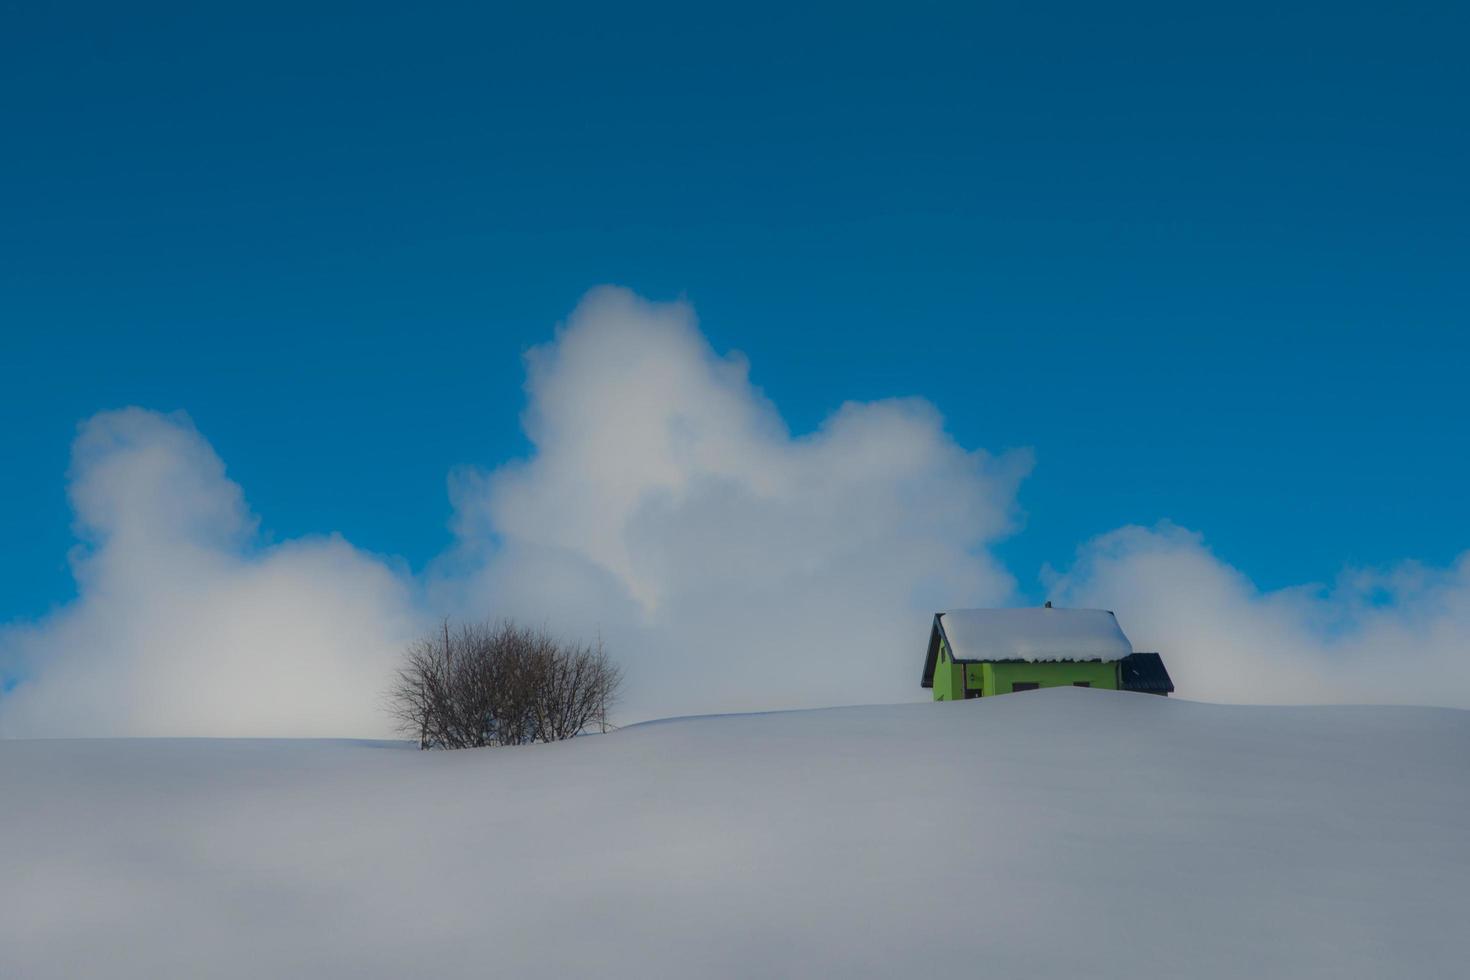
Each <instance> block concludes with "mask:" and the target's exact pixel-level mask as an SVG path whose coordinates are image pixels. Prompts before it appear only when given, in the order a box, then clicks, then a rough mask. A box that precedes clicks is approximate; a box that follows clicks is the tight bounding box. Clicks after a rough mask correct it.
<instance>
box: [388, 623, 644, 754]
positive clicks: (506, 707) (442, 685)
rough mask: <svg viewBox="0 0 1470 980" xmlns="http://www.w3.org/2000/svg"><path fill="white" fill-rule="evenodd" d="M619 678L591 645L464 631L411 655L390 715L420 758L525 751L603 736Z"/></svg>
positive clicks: (415, 648)
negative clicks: (425, 753)
mask: <svg viewBox="0 0 1470 980" xmlns="http://www.w3.org/2000/svg"><path fill="white" fill-rule="evenodd" d="M621 683H622V670H621V669H620V668H619V667H618V666H617V665H616V664H614V663H613V662H612V661H611V660H609V659H608V657H607V654H606V652H605V651H604V650H603V648H602V644H601V642H599V643H598V644H597V645H596V646H587V645H579V644H571V643H564V642H562V641H560V640H558V639H556V638H555V637H553V636H551V635H550V634H549V633H547V632H546V631H545V630H544V629H531V628H529V627H524V626H517V625H516V624H514V623H512V622H509V621H501V622H496V623H466V624H464V625H462V626H460V627H459V628H458V629H457V630H451V629H450V627H449V624H448V623H447V622H446V623H445V624H444V627H443V629H442V630H440V631H439V632H438V633H436V634H435V635H433V636H429V637H425V638H423V639H421V640H419V641H418V642H416V643H414V644H413V645H412V646H411V647H409V649H408V651H407V652H406V653H405V655H404V665H403V667H402V668H401V669H400V670H399V672H398V678H397V680H396V682H395V683H394V685H393V688H392V690H390V691H389V694H388V705H389V710H390V711H391V712H392V713H393V715H394V717H395V718H396V719H397V720H398V724H399V729H400V731H402V732H403V733H404V734H405V735H408V736H410V737H412V738H417V739H418V741H419V748H421V749H467V748H477V747H480V746H487V745H522V744H525V743H527V742H554V741H558V740H560V739H564V738H571V737H572V736H574V735H578V734H580V733H582V732H584V731H587V730H588V729H589V728H592V727H597V728H599V729H601V730H604V731H605V730H606V728H607V723H608V710H609V709H610V708H611V707H612V705H613V703H614V701H615V700H616V698H617V693H618V688H619V686H620V685H621Z"/></svg>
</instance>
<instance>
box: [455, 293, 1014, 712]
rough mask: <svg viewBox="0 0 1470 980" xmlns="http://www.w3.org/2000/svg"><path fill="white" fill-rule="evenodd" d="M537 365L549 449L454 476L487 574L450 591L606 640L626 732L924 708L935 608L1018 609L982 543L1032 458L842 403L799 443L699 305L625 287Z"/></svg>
mask: <svg viewBox="0 0 1470 980" xmlns="http://www.w3.org/2000/svg"><path fill="white" fill-rule="evenodd" d="M528 366H529V379H528V383H527V390H528V394H529V399H530V400H529V406H528V408H527V411H526V416H525V424H526V430H527V433H528V435H529V436H530V437H531V439H532V441H533V442H534V444H535V453H534V455H533V456H532V457H531V458H530V459H529V460H527V461H524V462H520V463H515V464H512V465H509V466H505V467H503V468H501V469H499V470H497V471H495V472H493V473H490V474H488V475H486V474H476V473H465V474H460V475H459V477H458V479H457V480H456V481H455V482H456V486H455V500H456V504H457V509H458V514H459V527H460V533H461V536H462V538H463V539H464V541H465V542H466V545H465V547H466V549H467V550H469V551H473V552H476V553H477V554H478V555H479V556H480V557H479V569H478V571H477V572H475V573H474V574H473V575H470V576H469V577H467V578H465V577H461V576H451V577H450V580H449V582H448V587H449V589H450V590H452V591H454V592H455V593H457V595H458V602H459V604H460V605H461V606H463V607H467V608H491V607H494V608H497V609H501V610H504V611H507V612H511V613H514V614H516V615H519V616H521V617H522V618H530V619H532V620H534V621H538V622H541V621H544V622H547V623H550V624H554V625H557V626H561V625H562V624H566V626H567V628H570V629H573V630H576V631H580V632H582V633H584V634H586V633H589V632H591V631H593V630H600V631H601V632H602V633H603V634H604V636H605V637H606V638H607V640H608V642H609V645H610V647H611V649H612V650H613V651H614V652H615V653H617V654H618V655H619V656H620V657H621V658H622V659H623V661H624V662H625V663H626V664H627V666H628V670H629V679H628V703H627V708H628V711H629V714H630V715H631V716H646V715H654V714H668V713H690V712H702V711H714V710H734V709H750V708H763V707H780V706H789V705H811V704H834V703H844V702H846V703H850V702H853V701H865V700H868V701H871V700H881V701H891V700H896V699H902V698H905V697H910V696H915V695H916V694H917V693H918V691H917V675H918V665H917V664H916V662H915V653H914V650H915V643H916V642H918V643H920V644H922V635H923V633H924V630H925V629H926V628H927V622H928V619H929V617H930V616H932V615H933V611H934V609H935V608H940V607H943V606H947V605H962V604H969V603H974V604H986V603H996V602H1004V601H1007V600H1008V599H1010V598H1011V597H1012V593H1013V588H1014V585H1013V582H1012V580H1011V578H1010V576H1009V575H1008V574H1007V573H1006V572H1005V570H1004V569H1002V568H1001V567H999V566H998V565H997V564H996V562H995V561H994V560H993V559H992V558H991V557H990V555H989V553H988V551H987V550H986V546H987V545H988V544H989V543H991V542H992V541H994V540H995V539H996V538H998V537H1000V536H1001V535H1003V534H1005V533H1006V532H1007V531H1008V530H1009V529H1010V527H1011V518H1012V511H1013V508H1014V499H1015V491H1016V487H1017V484H1018V483H1019V481H1020V479H1021V478H1022V477H1023V476H1024V475H1025V472H1026V471H1027V469H1028V468H1029V466H1030V457H1029V454H1027V453H1024V452H1017V453H1010V454H1006V455H1004V456H1001V457H998V458H997V457H992V456H990V455H988V454H986V453H983V452H967V451H965V450H964V449H962V448H961V447H960V446H958V445H957V444H956V443H955V442H954V441H953V439H951V438H950V437H949V436H948V435H947V434H946V433H945V432H944V429H943V424H942V420H941V419H940V417H939V414H938V412H937V411H936V410H935V409H934V407H933V406H932V405H930V404H929V403H928V402H925V401H921V400H917V399H905V400H892V401H881V402H872V403H862V404H858V403H848V404H846V405H843V406H842V407H841V408H840V409H839V410H838V411H837V412H835V413H834V414H833V415H832V416H831V417H830V418H828V419H827V420H826V422H824V423H823V425H822V426H821V427H820V428H819V429H818V431H816V432H814V433H811V434H809V435H805V436H800V437H793V436H792V435H791V433H790V432H788V431H787V428H786V426H785V424H784V422H783V421H782V419H781V416H780V414H779V413H778V412H777V411H776V408H775V407H774V406H773V405H772V404H771V403H770V402H769V401H768V400H767V399H766V398H765V397H764V396H763V395H762V394H761V392H760V391H759V390H758V389H756V388H754V387H753V386H752V385H751V383H750V381H749V379H748V377H747V374H748V366H747V364H746V363H745V361H744V360H743V359H742V358H740V357H739V356H735V355H732V356H729V357H720V356H719V355H717V354H716V353H715V352H714V351H713V350H712V349H711V348H710V347H709V344H708V342H707V341H706V340H705V338H704V337H703V335H702V334H701V333H700V332H699V330H698V328H697V326H696V323H695V319H694V314H693V311H692V310H691V309H690V308H689V306H688V305H687V304H684V303H670V304H653V303H648V302H645V301H643V300H640V299H638V298H637V297H636V296H634V295H632V294H631V293H629V292H627V291H626V290H621V289H599V290H594V291H593V292H592V293H590V294H588V296H587V297H586V298H585V299H584V300H583V302H582V304H581V305H580V306H579V307H578V308H577V310H576V311H575V312H574V313H573V315H572V316H571V318H570V319H569V320H568V321H567V323H566V324H565V325H564V326H563V327H562V329H561V330H560V331H558V334H557V337H556V339H555V341H554V342H553V343H551V344H548V345H547V346H545V347H542V348H538V349H537V350H534V351H532V352H531V353H530V355H529V356H528ZM487 537H489V538H493V540H494V542H495V546H494V547H493V548H488V549H487V547H486V545H485V541H486V540H487ZM459 559H460V560H459V561H457V562H456V563H455V565H456V567H457V568H461V569H462V568H463V567H464V566H465V564H466V562H465V559H464V555H463V554H461V555H460V556H459ZM469 563H470V564H472V565H473V564H474V561H471V562H469ZM442 585H443V583H441V586H442ZM916 636H919V637H921V639H920V640H918V641H916V640H915V637H916Z"/></svg>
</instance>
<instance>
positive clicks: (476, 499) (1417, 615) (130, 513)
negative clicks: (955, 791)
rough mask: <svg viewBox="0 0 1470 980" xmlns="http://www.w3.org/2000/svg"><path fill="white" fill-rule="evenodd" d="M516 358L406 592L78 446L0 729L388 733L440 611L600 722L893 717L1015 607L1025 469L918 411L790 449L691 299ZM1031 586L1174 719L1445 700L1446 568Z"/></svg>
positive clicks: (100, 438)
mask: <svg viewBox="0 0 1470 980" xmlns="http://www.w3.org/2000/svg"><path fill="white" fill-rule="evenodd" d="M526 364H527V383H526V390H527V407H526V410H525V416H524V426H525V430H526V433H527V435H528V437H529V438H530V441H531V443H532V445H533V450H532V452H531V453H530V454H529V456H528V457H527V458H525V459H523V460H518V461H514V462H511V463H508V464H506V465H504V466H501V467H499V468H497V469H493V470H490V471H488V472H484V471H478V470H463V471H459V472H456V473H454V474H452V475H451V478H450V493H451V496H452V500H453V503H454V513H455V523H454V531H455V539H456V540H455V545H454V546H453V548H451V549H450V550H449V551H448V552H447V553H446V554H445V555H443V556H441V557H440V558H439V559H438V560H437V561H436V562H434V563H433V564H432V565H431V567H430V569H429V570H428V571H427V572H426V573H425V574H424V575H422V576H419V577H415V576H412V575H410V574H409V573H408V572H407V571H406V570H404V569H403V567H402V566H401V565H399V564H396V563H394V562H392V561H389V560H385V559H383V558H381V557H379V556H375V555H371V554H367V553H364V552H362V551H360V550H358V549H356V548H354V547H353V546H352V545H351V544H349V543H348V542H346V541H344V540H342V539H341V538H340V537H337V536H323V537H313V538H307V539H301V540H295V541H287V542H285V543H282V544H277V545H271V546H267V545H264V544H262V542H261V538H260V535H259V534H258V530H257V523H258V522H257V519H256V518H255V517H254V516H253V515H252V513H251V512H250V509H249V507H248V505H247V503H246V499H245V495H244V493H243V491H242V490H241V488H240V487H239V486H237V485H236V484H235V483H233V482H232V481H231V480H230V479H229V478H228V477H227V475H226V473H225V467H224V464H223V463H222V462H221V460H220V459H219V458H218V456H216V455H215V453H214V451H213V450H212V449H211V447H210V446H209V444H208V443H207V441H206V440H205V438H204V437H203V436H202V435H201V434H200V433H199V432H197V431H196V430H195V428H194V426H193V425H192V424H191V423H190V421H189V420H188V418H187V417H185V416H182V415H161V414H158V413H155V412H149V411H144V410H142V409H136V408H133V409H126V410H122V411H116V412H106V413H103V414H100V415H98V416H96V417H94V418H92V419H90V420H88V421H87V422H85V423H84V424H83V425H82V427H81V429H80V431H79V434H78V437H77V440H76V443H75V446H74V452H73V465H72V470H71V474H70V479H69V492H70V497H71V502H72V505H73V508H74V511H75V514H76V524H77V532H78V537H79V544H78V546H77V550H76V552H75V554H74V555H73V567H74V571H75V575H76V580H77V584H78V595H77V598H76V599H75V600H74V601H72V602H71V603H69V604H67V605H66V606H63V607H62V608H60V609H59V610H58V611H57V612H55V613H54V614H53V615H51V616H49V617H47V618H45V619H43V620H41V621H38V622H35V623H28V624H19V625H15V626H12V627H9V628H8V629H5V630H3V631H0V674H4V675H6V676H9V677H11V678H19V680H20V683H19V684H18V685H16V686H15V687H14V689H13V690H11V691H9V692H8V693H5V694H0V734H6V735H119V734H122V735H281V736H299V735H322V736H340V735H383V734H387V733H388V732H389V721H388V718H387V717H386V715H385V714H384V713H383V712H382V710H381V704H382V693H383V691H384V689H385V688H386V686H387V685H388V683H389V681H390V679H391V676H392V671H393V669H394V666H395V663H396V659H397V656H398V654H399V652H400V651H401V649H402V647H403V645H404V644H405V643H406V642H407V641H408V640H409V639H410V638H411V637H413V636H415V635H417V634H419V633H421V632H422V631H424V630H425V629H427V628H429V627H430V626H431V625H432V624H433V623H435V622H437V621H438V619H439V617H441V616H446V615H448V616H453V617H481V616H487V617H488V616H510V617H514V618H518V619H520V620H522V621H529V622H531V623H533V624H536V625H542V624H544V625H546V626H548V627H549V628H551V629H552V630H554V631H556V632H559V633H561V634H563V635H566V636H568V637H569V638H576V639H592V638H594V637H598V636H600V637H601V638H602V639H603V640H604V642H605V643H606V645H607V647H608V649H609V652H610V653H611V654H612V655H613V656H614V657H615V658H616V659H617V660H618V661H619V662H620V663H621V664H622V665H623V666H624V668H625V670H626V673H627V684H626V700H625V703H624V706H623V711H622V719H623V720H625V721H630V720H637V719H641V718H648V717H655V716H660V715H671V714H690V713H701V712H710V711H731V710H752V709H757V710H758V709H770V708H782V707H798V706H816V705H826V704H841V703H855V702H871V701H896V700H903V699H906V698H917V697H920V696H921V692H920V691H919V689H918V686H917V680H918V678H917V674H918V668H919V662H918V657H919V653H920V652H921V649H922V643H923V637H924V635H925V633H926V630H927V628H928V621H929V617H930V616H931V615H932V613H933V611H934V610H936V609H943V608H950V607H959V606H968V605H977V606H978V605H1004V604H1011V603H1014V602H1015V601H1016V599H1017V597H1016V589H1015V583H1014V581H1013V580H1012V578H1011V576H1010V574H1009V573H1008V572H1007V571H1006V570H1005V569H1004V568H1003V567H1001V566H1000V565H999V564H998V563H997V562H996V560H995V559H994V558H993V557H992V555H991V552H990V546H991V545H992V544H993V543H994V542H995V541H996V540H997V539H999V538H1001V537H1002V536H1004V535H1006V534H1008V533H1010V532H1011V531H1012V530H1013V526H1014V514H1015V499H1016V490H1017V487H1018V484H1019V482H1020V481H1021V480H1022V479H1023V478H1024V476H1025V475H1026V473H1027V471H1028V470H1029V468H1030V465H1031V459H1030V455H1029V453H1027V452H1025V451H1013V452H1008V453H1004V454H1000V455H991V454H989V453H986V452H983V451H978V450H967V449H965V448H964V447H962V446H960V445H958V444H957V443H956V442H955V441H954V439H953V438H952V437H951V436H950V435H948V434H947V433H946V432H945V429H944V425H943V420H942V418H941V417H940V414H939V412H938V410H937V409H936V408H935V407H934V406H933V405H931V404H930V403H928V402H926V401H923V400H920V399H894V400H885V401H877V402H865V403H856V402H854V403H848V404H845V405H842V406H841V407H839V408H838V409H837V410H836V411H835V412H833V413H832V415H831V416H830V417H829V418H827V419H826V420H825V421H824V422H823V423H822V424H821V425H820V426H819V427H818V428H817V429H816V431H814V432H810V433H803V434H793V433H792V432H791V431H789V429H788V428H787V426H786V424H785V422H784V421H783V419H782V417H781V415H780V413H779V412H778V411H777V409H776V407H775V406H774V405H773V404H772V403H771V402H770V401H769V400H768V399H767V398H766V397H765V396H764V395H763V394H762V393H761V391H760V390H759V389H758V388H757V387H755V386H754V385H753V384H752V383H751V380H750V376H749V366H748V365H747V364H746V362H745V360H744V359H743V358H742V357H740V356H739V355H735V354H721V353H719V352H716V351H715V350H713V349H711V347H710V345H709V343H708V341H707V340H706V339H705V337H704V336H703V334H702V333H701V332H700V330H699V328H698V324H697V322H696V320H695V316H694V313H693V311H692V309H691V308H690V307H689V305H688V304H686V303H682V302H676V303H650V302H647V301H645V300H642V299H640V298H638V297H637V296H634V295H633V294H632V293H629V292H628V291H626V290H621V289H614V288H602V289H597V290H594V291H592V292H591V293H589V294H588V295H587V296H586V297H585V298H584V300H583V301H582V302H581V304H580V305H579V306H578V307H577V309H576V310H575V311H574V312H573V313H572V315H571V316H570V317H569V318H568V319H567V321H566V322H565V323H564V324H563V325H562V326H561V327H560V329H558V331H557V332H556V335H555V337H554V338H553V339H552V340H551V341H550V342H549V343H547V344H546V345H544V346H542V347H539V348H536V349H534V350H532V351H531V352H530V353H529V354H528V355H527V358H526ZM1040 519H1043V520H1044V519H1045V515H1040ZM1048 585H1049V588H1050V590H1051V594H1052V597H1053V598H1054V599H1056V600H1058V601H1059V602H1061V603H1063V604H1067V605H1094V606H1102V607H1105V608H1110V609H1114V610H1116V611H1117V613H1118V615H1119V619H1120V621H1121V622H1122V623H1123V625H1124V627H1125V629H1126V630H1127V632H1128V634H1129V635H1130V637H1131V638H1132V639H1133V641H1134V644H1135V646H1136V647H1137V648H1140V649H1158V650H1161V651H1163V652H1164V653H1165V654H1166V657H1167V660H1168V663H1169V667H1170V670H1171V672H1172V673H1173V675H1174V677H1175V679H1176V681H1177V683H1178V685H1179V688H1180V691H1181V693H1184V694H1186V695H1187V696H1190V697H1196V698H1202V699H1207V700H1237V701H1258V702H1273V701H1274V702H1281V701H1290V702H1303V701H1377V702H1390V701H1398V702H1417V703H1434V704H1451V705H1464V706H1470V657H1467V654H1466V651H1467V648H1470V642H1467V641H1470V555H1467V556H1466V557H1465V558H1462V559H1461V560H1460V561H1459V562H1458V563H1456V564H1455V565H1454V566H1453V567H1451V568H1448V569H1428V568H1423V567H1420V566H1417V565H1413V564H1406V565H1403V566H1401V567H1398V568H1395V569H1390V570H1388V571H1380V572H1372V571H1353V572H1349V573H1345V574H1344V575H1343V576H1342V577H1341V578H1340V579H1339V580H1338V581H1337V582H1335V583H1334V584H1332V585H1331V586H1329V587H1302V588H1297V589H1287V590H1281V591H1276V592H1263V591H1261V590H1259V589H1257V588H1256V587H1255V586H1254V585H1253V584H1252V583H1251V582H1250V581H1249V580H1248V579H1247V578H1246V576H1244V575H1243V574H1241V573H1240V572H1239V571H1238V570H1236V569H1234V568H1232V567H1230V566H1229V565H1228V564H1226V563H1225V562H1223V561H1222V560H1220V559H1219V558H1217V557H1216V556H1215V555H1213V554H1212V553H1211V552H1210V550H1209V549H1208V548H1207V547H1206V546H1205V544H1204V542H1203V540H1202V539H1201V538H1200V536H1199V535H1197V534H1194V533H1192V532H1189V531H1186V530H1183V529H1181V528H1177V527H1173V526H1171V525H1168V524H1163V525H1159V526H1157V527H1154V528H1139V527H1129V528H1123V529H1120V530H1118V531H1115V532H1113V533H1111V534H1108V535H1104V536H1103V537H1101V538H1099V539H1097V540H1095V541H1093V542H1090V543H1088V544H1087V545H1085V546H1084V547H1083V548H1082V549H1081V551H1080V552H1079V554H1078V557H1077V561H1076V563H1075V564H1074V565H1073V567H1072V568H1071V569H1069V570H1068V571H1067V572H1066V573H1065V574H1060V575H1051V576H1050V578H1049V582H1048Z"/></svg>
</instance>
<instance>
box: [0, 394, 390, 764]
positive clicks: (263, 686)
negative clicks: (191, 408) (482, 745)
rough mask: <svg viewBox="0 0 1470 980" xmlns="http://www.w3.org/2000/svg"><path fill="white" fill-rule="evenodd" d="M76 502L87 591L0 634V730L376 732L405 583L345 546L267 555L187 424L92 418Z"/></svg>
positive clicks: (75, 485)
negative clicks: (12, 684) (7, 672)
mask: <svg viewBox="0 0 1470 980" xmlns="http://www.w3.org/2000/svg"><path fill="white" fill-rule="evenodd" d="M70 496H71V501H72V506H73V508H74V510H75V512H76V522H77V529H78V532H79V535H80V536H81V538H82V540H83V542H84V543H83V544H82V545H81V546H80V547H79V548H78V550H77V551H76V553H75V554H74V555H73V557H72V560H73V567H74V570H75V574H76V578H77V583H78V590H79V596H78V598H77V599H76V601H74V602H73V603H71V604H70V605H68V606H66V607H64V608H62V609H61V610H59V611H58V612H56V613H55V614H54V615H52V616H51V617H49V618H47V619H45V620H43V621H41V622H39V623H36V624H33V625H29V626H21V627H15V628H11V629H9V630H7V631H5V632H4V633H3V634H0V652H3V654H4V655H5V659H6V660H7V661H10V662H12V663H15V664H18V665H19V672H20V673H21V675H22V677H23V678H24V681H23V682H22V683H21V684H20V685H19V686H17V687H16V688H15V690H13V691H11V692H10V693H9V694H7V695H5V696H4V698H3V700H0V734H5V735H33V736H34V735H75V736H82V735H292V736H296V735H323V736H326V735H373V734H382V733H383V732H384V731H386V725H385V722H384V719H383V716H382V713H381V711H380V709H379V704H380V699H381V693H382V688H383V686H384V680H383V679H384V677H385V674H386V672H387V671H389V670H391V665H392V663H393V660H394V657H395V656H396V654H397V652H398V649H399V648H400V646H401V644H402V643H403V642H404V641H405V640H406V639H408V638H409V637H410V636H412V635H413V633H414V632H415V630H416V628H417V625H418V624H417V623H416V622H415V615H416V613H415V611H414V608H413V604H412V602H411V600H410V595H411V590H410V587H409V586H408V585H407V584H406V583H405V582H404V580H403V579H402V578H401V577H400V576H399V575H397V574H395V573H394V571H393V570H391V569H390V568H389V567H388V566H386V565H385V564H384V563H383V562H381V561H379V560H378V559H375V558H373V557H372V556H369V555H365V554H363V553H362V552H359V551H357V550H356V549H354V548H353V547H352V546H351V545H349V544H347V543H346V542H345V541H343V540H342V539H341V538H338V537H335V536H333V537H323V538H311V539H306V540H299V541H292V542H289V543H286V544H283V545H280V546H277V547H273V548H266V549H258V548H256V547H255V546H254V542H255V520H254V518H253V517H252V516H251V515H250V513H249V511H248V509H247V508H246V506H245V500H244V495H243V494H242V493H241V491H240V488H239V486H237V485H236V484H234V483H232V482H231V481H230V480H229V479H228V478H227V477H226V476H225V471H224V465H223V464H222V463H221V462H220V459H219V457H218V456H216V455H215V454H214V451H213V450H212V449H211V448H210V447H209V444H208V443H207V442H205V440H204V439H203V437H202V436H200V435H199V433H198V432H197V431H195V429H194V427H193V425H192V424H191V423H190V422H189V420H188V418H186V417H185V416H182V415H170V416H164V415H159V414H157V413H154V412H146V411H143V410H141V409H136V408H132V409H124V410H122V411H117V412H105V413H103V414H101V415H97V416H95V417H93V418H92V419H90V420H89V421H87V422H86V423H85V424H84V425H83V426H82V427H81V431H80V433H79V435H78V436H77V440H76V443H75V446H74V450H73V465H72V473H71V487H70Z"/></svg>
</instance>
